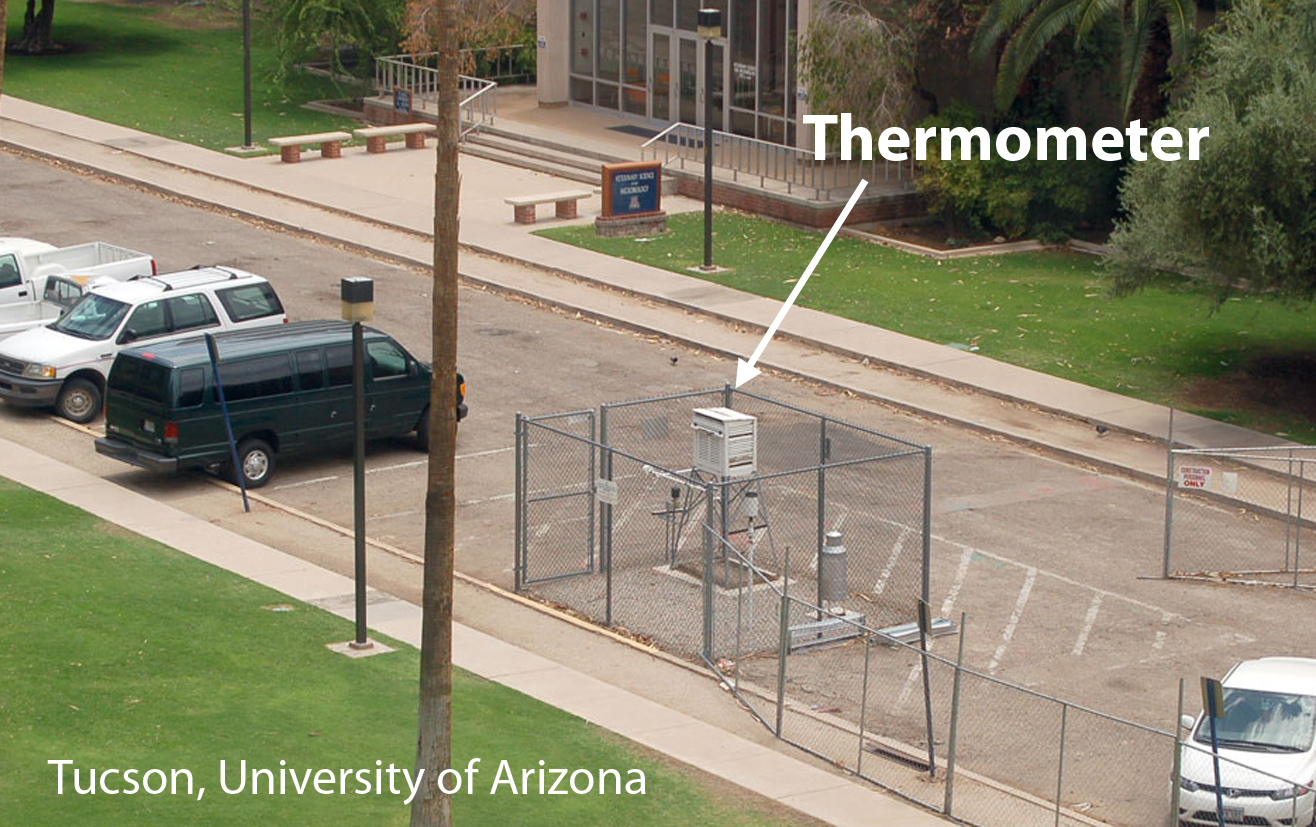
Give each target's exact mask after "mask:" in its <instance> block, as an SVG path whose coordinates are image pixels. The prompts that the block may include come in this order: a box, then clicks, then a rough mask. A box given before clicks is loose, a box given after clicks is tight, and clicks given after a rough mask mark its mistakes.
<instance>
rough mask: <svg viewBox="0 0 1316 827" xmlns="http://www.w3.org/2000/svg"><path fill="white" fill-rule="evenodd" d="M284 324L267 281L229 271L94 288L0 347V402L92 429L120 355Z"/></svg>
mask: <svg viewBox="0 0 1316 827" xmlns="http://www.w3.org/2000/svg"><path fill="white" fill-rule="evenodd" d="M287 321H288V316H287V314H285V313H284V312H283V304H282V303H281V302H280V301H279V297H278V295H277V294H275V292H274V288H273V287H272V286H270V283H269V282H268V281H266V280H265V279H263V278H261V277H260V276H257V275H254V274H252V273H248V272H246V271H243V270H237V269H234V268H231V267H204V268H197V269H195V270H185V271H183V272H179V273H168V274H166V275H161V276H150V277H147V278H137V279H133V280H131V281H124V282H114V283H111V284H105V285H100V286H96V287H93V288H92V290H91V292H89V293H87V294H86V295H85V296H83V297H82V298H81V299H80V300H79V301H78V303H77V304H75V305H73V307H72V308H70V309H69V311H68V312H67V313H65V314H64V315H63V316H61V317H60V319H59V321H57V322H55V323H54V324H51V325H47V326H45V327H38V328H33V329H31V330H25V331H23V332H22V333H19V334H16V335H14V336H11V337H9V338H7V339H5V340H4V341H0V399H4V400H5V402H6V403H7V404H10V405H22V406H26V407H53V408H54V409H55V410H56V411H57V412H58V413H59V414H60V415H61V416H63V417H65V418H67V419H71V420H73V421H74V422H90V421H91V420H92V419H94V418H96V415H97V414H99V413H100V411H101V408H102V406H103V402H104V399H105V380H106V377H107V376H108V375H109V372H110V365H111V364H113V362H114V357H115V356H116V355H118V353H119V351H120V350H123V349H124V348H126V347H130V346H132V347H143V346H149V345H151V344H154V343H156V342H165V341H169V340H171V339H181V338H183V337H185V336H196V335H199V334H202V333H210V332H214V333H218V332H220V331H222V330H237V329H245V328H250V327H260V326H263V325H276V324H284V323H285V322H287Z"/></svg>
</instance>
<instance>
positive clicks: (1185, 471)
mask: <svg viewBox="0 0 1316 827" xmlns="http://www.w3.org/2000/svg"><path fill="white" fill-rule="evenodd" d="M1179 487H1180V488H1200V489H1202V490H1203V491H1209V490H1210V489H1211V469H1210V468H1207V467H1206V466H1194V465H1185V466H1184V467H1182V468H1180V469H1179Z"/></svg>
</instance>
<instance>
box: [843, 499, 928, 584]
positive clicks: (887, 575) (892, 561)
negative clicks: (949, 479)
mask: <svg viewBox="0 0 1316 827" xmlns="http://www.w3.org/2000/svg"><path fill="white" fill-rule="evenodd" d="M847 513H848V512H847ZM913 533H914V529H912V528H910V527H908V526H906V527H905V530H904V531H902V532H900V536H899V537H897V538H896V542H895V545H893V546H892V547H891V556H890V557H888V558H887V561H886V566H885V567H884V568H883V569H882V574H881V575H879V576H878V578H877V582H876V583H874V584H873V594H874V595H879V594H881V593H882V590H883V589H885V588H886V581H888V580H890V579H891V572H892V571H894V570H895V568H896V560H898V559H899V558H900V552H902V551H904V549H905V538H906V537H908V536H909V535H911V534H913Z"/></svg>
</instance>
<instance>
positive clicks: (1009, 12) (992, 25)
mask: <svg viewBox="0 0 1316 827" xmlns="http://www.w3.org/2000/svg"><path fill="white" fill-rule="evenodd" d="M1038 2H1039V0H996V2H994V3H992V4H991V6H989V7H988V8H987V11H986V12H985V13H984V14H983V16H982V20H981V21H979V23H978V28H977V30H976V31H975V32H974V33H973V43H972V44H970V46H969V58H970V60H972V61H973V62H974V63H977V64H979V65H982V64H986V63H987V62H988V60H989V59H990V58H991V56H992V51H993V50H994V49H995V48H996V44H997V43H998V42H999V41H1000V39H1001V38H1002V37H1005V36H1006V35H1008V34H1009V33H1010V32H1011V31H1012V30H1013V29H1014V27H1015V26H1016V25H1017V24H1018V23H1019V21H1020V20H1022V19H1024V17H1026V16H1027V15H1028V13H1029V12H1031V11H1032V10H1033V8H1034V7H1035V6H1036V5H1037V4H1038Z"/></svg>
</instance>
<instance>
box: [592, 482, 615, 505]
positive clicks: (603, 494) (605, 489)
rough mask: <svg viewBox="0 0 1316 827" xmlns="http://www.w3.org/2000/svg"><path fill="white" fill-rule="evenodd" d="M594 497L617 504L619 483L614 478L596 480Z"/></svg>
mask: <svg viewBox="0 0 1316 827" xmlns="http://www.w3.org/2000/svg"><path fill="white" fill-rule="evenodd" d="M594 498H595V499H597V500H598V501H599V502H601V503H607V504H608V505H616V504H617V483H615V482H613V481H612V480H594Z"/></svg>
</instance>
